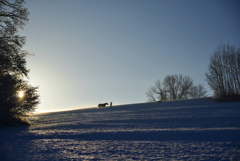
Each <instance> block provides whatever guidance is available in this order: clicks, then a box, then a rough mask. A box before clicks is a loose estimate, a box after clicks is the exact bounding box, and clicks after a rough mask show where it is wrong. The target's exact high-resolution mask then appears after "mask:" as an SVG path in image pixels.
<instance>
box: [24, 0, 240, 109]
mask: <svg viewBox="0 0 240 161" xmlns="http://www.w3.org/2000/svg"><path fill="white" fill-rule="evenodd" d="M26 7H27V8H28V10H29V12H30V16H29V18H30V21H29V23H28V24H27V25H26V26H25V28H24V30H22V31H21V32H20V35H23V36H26V38H27V41H26V45H25V47H24V50H27V51H29V53H31V54H34V56H30V57H29V58H28V60H27V63H28V65H27V66H28V68H29V69H30V74H29V78H30V83H31V84H33V85H35V86H39V93H40V99H41V104H40V105H39V106H38V109H37V111H38V112H43V111H45V112H46V111H55V110H57V111H59V110H68V109H69V110H71V109H77V108H86V107H96V106H97V104H99V103H105V102H108V103H110V102H113V106H114V104H131V103H141V102H146V101H147V96H146V91H147V89H148V88H149V87H150V86H152V85H153V84H154V81H156V80H157V79H160V80H163V78H164V77H165V76H166V75H168V74H183V75H189V76H190V77H191V78H193V80H194V83H195V84H199V83H201V84H203V85H204V87H205V88H206V89H207V90H208V95H211V94H212V91H211V90H210V88H209V86H208V84H207V82H206V81H205V73H206V72H207V68H208V63H209V57H210V55H211V54H212V53H213V52H214V50H215V49H216V47H217V46H218V45H220V44H222V43H229V44H231V45H235V46H236V47H239V45H240V30H239V29H240V21H239V19H240V2H239V1H237V0H236V1H234V0H229V1H227V0H211V1H208V0H198V1H197V0H196V1H190V0H183V1H178V0H151V1H147V0H114V1H113V0H27V3H26Z"/></svg>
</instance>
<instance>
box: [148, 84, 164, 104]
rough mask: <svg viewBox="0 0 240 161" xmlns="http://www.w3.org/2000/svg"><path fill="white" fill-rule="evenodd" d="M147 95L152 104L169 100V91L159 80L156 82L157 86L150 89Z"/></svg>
mask: <svg viewBox="0 0 240 161" xmlns="http://www.w3.org/2000/svg"><path fill="white" fill-rule="evenodd" d="M146 94H147V97H148V98H149V101H150V102H156V101H157V100H162V101H165V100H168V99H167V91H166V89H165V87H164V86H163V83H161V81H160V80H157V81H156V82H155V85H154V86H153V87H150V88H149V89H148V91H147V92H146Z"/></svg>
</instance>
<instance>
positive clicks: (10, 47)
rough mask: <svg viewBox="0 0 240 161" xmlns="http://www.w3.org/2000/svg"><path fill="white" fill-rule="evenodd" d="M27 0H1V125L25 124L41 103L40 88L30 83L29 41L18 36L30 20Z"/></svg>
mask: <svg viewBox="0 0 240 161" xmlns="http://www.w3.org/2000/svg"><path fill="white" fill-rule="evenodd" d="M24 4H25V1H24V0H0V126H1V125H9V124H15V123H16V122H18V124H19V123H20V124H21V123H26V122H25V121H24V119H23V118H24V116H26V114H27V113H29V112H31V111H34V110H35V108H36V106H37V105H38V104H39V94H38V92H37V89H38V88H37V87H33V86H31V85H30V84H29V82H28V81H27V80H28V79H29V78H28V73H29V69H27V67H26V63H27V61H26V57H27V56H28V55H29V54H28V52H26V51H24V50H22V47H23V45H24V44H25V41H26V38H25V37H24V36H20V35H18V31H19V29H23V27H24V26H25V25H26V23H27V22H28V21H29V18H28V16H29V12H28V9H27V8H25V7H24Z"/></svg>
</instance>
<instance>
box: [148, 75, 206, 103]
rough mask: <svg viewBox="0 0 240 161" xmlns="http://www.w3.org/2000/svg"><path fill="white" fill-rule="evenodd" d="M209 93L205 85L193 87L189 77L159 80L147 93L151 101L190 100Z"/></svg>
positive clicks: (167, 77) (181, 76)
mask: <svg viewBox="0 0 240 161" xmlns="http://www.w3.org/2000/svg"><path fill="white" fill-rule="evenodd" d="M206 93H207V91H206V90H205V89H204V87H203V85H201V84H199V85H198V86H194V85H193V79H192V78H190V77H189V76H183V75H182V74H179V75H176V74H175V75H167V76H166V77H165V78H164V81H163V82H161V81H160V80H157V81H156V82H155V85H154V86H153V87H150V88H149V89H148V91H147V92H146V94H147V97H148V98H149V101H151V102H155V101H157V100H162V101H165V100H180V99H188V98H201V97H205V96H206Z"/></svg>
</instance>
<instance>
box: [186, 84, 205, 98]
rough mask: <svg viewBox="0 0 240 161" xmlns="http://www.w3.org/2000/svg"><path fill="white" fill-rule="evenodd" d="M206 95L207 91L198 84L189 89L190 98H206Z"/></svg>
mask: <svg viewBox="0 0 240 161" xmlns="http://www.w3.org/2000/svg"><path fill="white" fill-rule="evenodd" d="M206 94H207V91H206V89H205V88H204V86H203V85H202V84H199V85H197V86H192V88H191V89H190V97H191V98H202V97H206V96H207V95H206Z"/></svg>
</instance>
